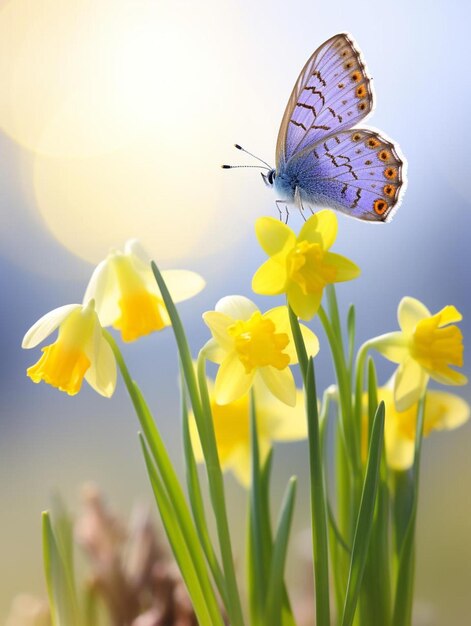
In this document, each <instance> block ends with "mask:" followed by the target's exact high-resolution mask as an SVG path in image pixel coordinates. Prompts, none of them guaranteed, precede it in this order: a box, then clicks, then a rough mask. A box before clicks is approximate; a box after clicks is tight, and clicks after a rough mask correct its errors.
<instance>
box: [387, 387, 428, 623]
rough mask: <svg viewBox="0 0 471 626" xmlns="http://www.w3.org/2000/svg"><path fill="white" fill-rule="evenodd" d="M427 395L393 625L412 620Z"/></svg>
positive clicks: (417, 437) (417, 443)
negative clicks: (421, 456)
mask: <svg viewBox="0 0 471 626" xmlns="http://www.w3.org/2000/svg"><path fill="white" fill-rule="evenodd" d="M424 413H425V396H424V397H423V398H422V399H421V400H420V402H419V405H418V409H417V426H416V433H415V452H414V465H413V469H412V475H413V482H412V485H411V488H412V506H411V511H410V517H409V522H408V524H407V528H406V532H405V536H404V541H403V543H402V547H401V551H400V556H399V564H398V568H397V583H396V597H395V600H394V614H393V621H392V623H393V626H410V624H411V620H412V604H413V599H414V575H415V527H416V520H417V507H418V500H419V476H420V455H421V450H422V437H423V429H424Z"/></svg>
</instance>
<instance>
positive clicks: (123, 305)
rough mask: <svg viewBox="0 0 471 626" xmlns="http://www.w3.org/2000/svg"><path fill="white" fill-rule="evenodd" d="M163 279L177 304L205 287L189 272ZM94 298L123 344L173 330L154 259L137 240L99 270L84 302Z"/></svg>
mask: <svg viewBox="0 0 471 626" xmlns="http://www.w3.org/2000/svg"><path fill="white" fill-rule="evenodd" d="M162 276H163V278H164V280H165V283H166V285H167V287H168V289H169V291H170V294H171V296H172V298H173V300H174V302H181V301H182V300H187V299H188V298H191V297H192V296H194V295H196V294H197V293H199V292H200V291H201V290H202V289H203V287H204V285H205V283H204V280H203V279H202V278H201V276H199V275H198V274H196V273H195V272H189V271H186V270H167V271H163V272H162ZM91 298H93V299H94V300H95V302H96V311H97V313H98V316H99V318H100V321H101V323H102V325H103V326H113V328H116V329H118V330H120V331H121V337H122V339H123V341H134V340H135V339H138V338H139V337H142V336H144V335H148V334H149V333H152V332H154V331H156V330H162V329H163V328H165V327H166V326H170V318H169V316H168V313H167V309H166V308H165V305H164V302H163V300H162V295H161V293H160V291H159V288H158V287H157V283H156V281H155V278H154V275H153V273H152V269H151V266H150V259H149V257H148V256H147V254H146V253H145V251H144V250H143V249H142V247H141V245H140V244H139V243H138V242H137V241H136V240H130V241H128V242H127V243H126V245H125V248H124V252H120V251H112V252H111V253H110V254H109V255H108V257H107V258H106V259H105V260H104V261H102V262H101V263H100V264H99V265H98V266H97V268H96V269H95V271H94V272H93V275H92V277H91V279H90V282H89V284H88V287H87V289H86V292H85V297H84V301H85V302H86V301H88V300H90V299H91Z"/></svg>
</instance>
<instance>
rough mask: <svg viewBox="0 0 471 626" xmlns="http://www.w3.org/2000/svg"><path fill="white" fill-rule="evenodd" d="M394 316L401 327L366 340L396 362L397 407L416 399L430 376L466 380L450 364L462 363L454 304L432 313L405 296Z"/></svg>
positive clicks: (400, 408)
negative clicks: (396, 330) (455, 323)
mask: <svg viewBox="0 0 471 626" xmlns="http://www.w3.org/2000/svg"><path fill="white" fill-rule="evenodd" d="M397 317H398V322H399V326H400V328H401V330H400V331H398V332H393V333H388V334H386V335H381V336H380V337H377V338H375V339H372V340H371V341H370V342H368V343H369V345H370V346H371V347H373V348H375V349H376V350H378V352H380V353H381V354H382V355H383V356H385V357H386V358H387V359H389V360H390V361H393V362H394V363H398V364H399V367H398V368H397V372H396V375H395V377H394V400H395V402H396V409H397V410H398V411H405V410H406V409H408V408H409V407H410V406H411V405H413V404H414V403H415V402H417V401H418V400H419V398H420V397H421V396H422V395H423V394H424V393H425V389H426V386H427V383H428V381H429V378H432V379H433V380H435V381H437V382H439V383H443V384H445V385H464V384H466V382H467V378H466V376H464V374H462V373H461V372H457V371H456V370H454V369H452V368H451V367H450V366H456V367H462V365H463V336H462V334H461V331H460V329H459V328H458V327H457V326H454V325H453V322H459V321H460V320H461V319H462V316H461V313H459V312H458V310H457V309H456V308H455V307H454V306H446V307H444V308H443V309H442V310H441V311H439V312H438V313H436V314H435V315H432V314H431V313H430V311H429V310H428V309H427V307H426V306H425V305H424V304H422V303H421V302H419V300H416V299H415V298H410V297H406V298H403V299H402V300H401V302H400V303H399V307H398V311H397Z"/></svg>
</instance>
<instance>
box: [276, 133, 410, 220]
mask: <svg viewBox="0 0 471 626" xmlns="http://www.w3.org/2000/svg"><path fill="white" fill-rule="evenodd" d="M404 169H405V166H404V163H403V160H402V158H401V156H400V155H399V152H398V149H397V148H396V147H395V146H394V144H392V143H391V142H390V141H389V140H387V139H385V138H384V137H382V136H381V135H380V134H379V133H378V132H376V131H373V130H369V129H361V128H358V129H357V128H354V129H352V130H348V131H342V132H339V133H335V134H334V135H332V136H329V137H327V138H326V139H324V140H323V141H320V142H318V143H317V144H315V145H314V146H310V147H308V148H306V149H305V150H304V151H303V152H301V153H300V154H298V155H296V156H295V157H293V159H291V161H290V162H289V163H288V164H287V166H286V174H285V175H286V176H287V177H288V178H289V179H290V180H294V179H295V180H298V181H299V192H300V194H301V200H302V202H305V203H306V204H311V205H316V206H330V207H332V208H334V209H337V210H340V211H342V212H343V213H346V214H347V215H351V216H353V217H356V218H360V219H363V220H369V221H388V219H390V218H391V217H392V214H393V213H394V210H395V209H396V208H397V207H398V206H399V203H400V200H401V195H402V191H403V184H404V182H405V171H404Z"/></svg>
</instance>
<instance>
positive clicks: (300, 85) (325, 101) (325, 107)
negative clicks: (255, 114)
mask: <svg viewBox="0 0 471 626" xmlns="http://www.w3.org/2000/svg"><path fill="white" fill-rule="evenodd" d="M370 83H371V81H370V78H369V77H368V75H367V73H366V69H365V66H364V63H363V61H362V59H361V55H360V52H359V51H358V49H357V48H356V47H355V44H354V43H353V41H352V39H351V38H350V37H349V36H348V35H346V34H340V35H335V36H334V37H332V38H331V39H329V40H328V41H326V42H325V43H324V44H322V46H320V47H319V48H318V49H317V50H316V51H315V52H314V54H313V55H312V56H311V58H310V59H309V60H308V62H307V63H306V65H305V66H304V68H303V70H302V72H301V74H300V76H299V78H298V80H297V81H296V84H295V86H294V89H293V92H292V94H291V96H290V99H289V101H288V105H287V107H286V110H285V113H284V116H283V120H282V122H281V126H280V130H279V133H278V141H277V149H276V165H277V170H279V169H280V168H281V167H283V165H284V164H285V163H286V162H287V161H288V160H289V159H290V158H291V157H293V156H294V155H295V154H296V153H298V152H300V151H301V150H304V149H305V148H306V147H307V146H310V145H313V144H315V143H318V142H319V141H321V140H322V139H323V138H324V137H327V136H329V135H332V134H334V133H338V132H339V131H341V130H343V129H345V128H351V127H352V126H354V125H355V124H356V123H358V122H359V121H360V120H362V119H363V118H365V117H366V116H367V115H368V113H370V111H371V109H372V108H373V92H372V88H371V84H370Z"/></svg>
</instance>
